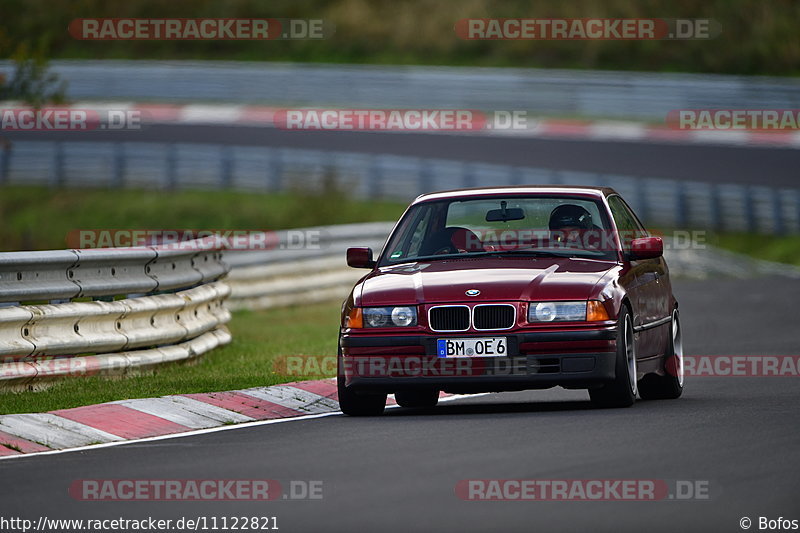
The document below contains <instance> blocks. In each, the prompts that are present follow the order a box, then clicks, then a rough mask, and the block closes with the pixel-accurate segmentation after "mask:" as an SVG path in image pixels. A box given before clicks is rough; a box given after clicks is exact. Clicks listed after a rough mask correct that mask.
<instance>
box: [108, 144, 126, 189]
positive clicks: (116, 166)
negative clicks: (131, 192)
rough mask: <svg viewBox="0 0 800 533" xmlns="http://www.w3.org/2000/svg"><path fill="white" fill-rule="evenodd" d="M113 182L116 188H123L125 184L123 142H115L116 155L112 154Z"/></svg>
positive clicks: (112, 184)
mask: <svg viewBox="0 0 800 533" xmlns="http://www.w3.org/2000/svg"><path fill="white" fill-rule="evenodd" d="M111 164H112V166H113V174H112V178H111V179H112V183H111V186H112V187H114V188H118V189H119V188H122V187H123V186H124V185H125V145H123V144H122V143H115V144H114V155H113V156H112V163H111Z"/></svg>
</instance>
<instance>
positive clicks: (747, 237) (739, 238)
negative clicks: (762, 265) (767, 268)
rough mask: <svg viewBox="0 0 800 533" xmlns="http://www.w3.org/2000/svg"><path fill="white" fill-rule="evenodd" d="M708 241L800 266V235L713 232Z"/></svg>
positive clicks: (736, 250) (744, 252) (737, 250)
mask: <svg viewBox="0 0 800 533" xmlns="http://www.w3.org/2000/svg"><path fill="white" fill-rule="evenodd" d="M708 243H709V244H712V245H714V246H718V247H720V248H723V249H725V250H730V251H732V252H736V253H740V254H745V255H749V256H751V257H755V258H756V259H765V260H767V261H776V262H778V263H787V264H791V265H796V266H800V235H798V234H793V235H758V234H752V233H722V234H711V235H709V238H708Z"/></svg>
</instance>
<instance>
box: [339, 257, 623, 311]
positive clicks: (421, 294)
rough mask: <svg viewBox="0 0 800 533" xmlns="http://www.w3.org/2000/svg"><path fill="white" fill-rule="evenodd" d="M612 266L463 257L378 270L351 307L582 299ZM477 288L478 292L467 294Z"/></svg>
mask: <svg viewBox="0 0 800 533" xmlns="http://www.w3.org/2000/svg"><path fill="white" fill-rule="evenodd" d="M616 266H617V264H616V263H614V262H610V261H592V260H582V259H571V258H531V257H525V258H473V259H469V258H464V259H455V260H444V261H432V262H430V263H426V262H420V263H406V264H403V265H397V266H392V267H382V268H380V269H378V270H376V271H375V272H373V273H371V274H370V275H368V276H367V277H366V278H365V279H364V280H362V282H361V283H360V284H359V285H357V286H356V289H355V292H354V296H355V298H356V305H361V306H381V305H414V304H420V303H431V302H475V301H535V300H550V299H553V300H585V299H588V298H589V297H590V294H591V292H592V289H593V288H594V286H595V285H596V284H597V283H598V282H599V281H600V279H601V278H602V277H603V276H604V275H605V274H606V273H608V271H609V270H610V269H612V268H614V267H616ZM471 289H477V290H479V291H480V294H479V295H477V296H473V297H470V296H467V295H466V291H468V290H471Z"/></svg>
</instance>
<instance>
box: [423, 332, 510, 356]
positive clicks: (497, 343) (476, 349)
mask: <svg viewBox="0 0 800 533" xmlns="http://www.w3.org/2000/svg"><path fill="white" fill-rule="evenodd" d="M436 353H437V355H438V356H439V357H503V356H505V355H507V354H508V347H507V345H506V338H505V337H484V338H471V339H437V340H436Z"/></svg>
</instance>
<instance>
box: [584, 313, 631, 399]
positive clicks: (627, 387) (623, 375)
mask: <svg viewBox="0 0 800 533" xmlns="http://www.w3.org/2000/svg"><path fill="white" fill-rule="evenodd" d="M615 370H616V372H615V378H614V381H612V382H610V383H606V384H605V385H603V386H601V387H597V388H594V389H589V398H591V400H592V403H593V404H595V405H596V406H598V407H630V406H631V405H633V403H634V402H635V401H636V390H637V383H636V342H635V338H634V336H633V320H632V318H631V315H630V312H629V311H628V308H627V307H625V306H623V307H622V309H621V310H620V314H619V320H618V324H617V360H616V366H615ZM631 374H632V375H633V379H631V377H630V376H631Z"/></svg>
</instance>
